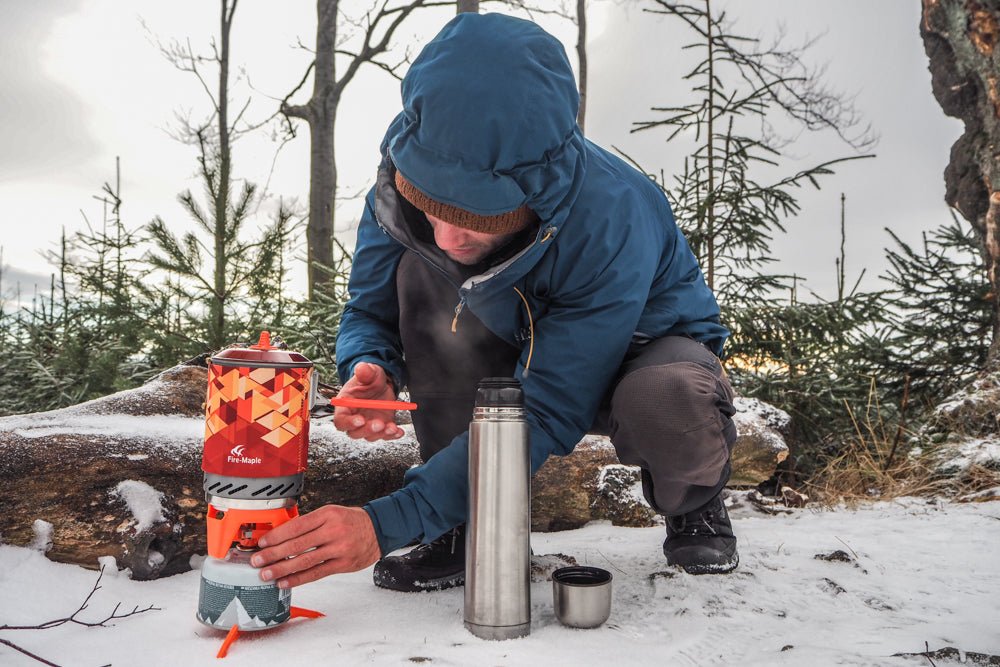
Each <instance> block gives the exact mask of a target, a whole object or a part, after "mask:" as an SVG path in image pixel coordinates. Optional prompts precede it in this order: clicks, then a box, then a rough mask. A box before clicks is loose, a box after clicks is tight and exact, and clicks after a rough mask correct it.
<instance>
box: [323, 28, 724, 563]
mask: <svg viewBox="0 0 1000 667" xmlns="http://www.w3.org/2000/svg"><path fill="white" fill-rule="evenodd" d="M402 97H403V111H402V112H401V113H400V114H399V115H398V116H397V117H396V118H395V120H394V121H393V122H392V124H391V125H390V126H389V129H388V131H387V132H386V135H385V139H384V140H383V143H382V164H381V167H380V170H379V178H378V183H377V184H376V186H375V187H374V188H373V189H372V191H371V192H370V193H369V194H368V198H367V200H366V206H365V211H364V214H363V216H362V219H361V223H360V226H359V229H358V240H357V245H356V249H355V255H354V264H353V268H352V271H351V279H350V284H349V292H350V300H349V301H348V303H347V306H346V308H345V311H344V315H343V317H342V319H341V324H340V333H339V336H338V338H337V359H338V371H339V373H340V377H342V378H349V377H351V376H352V375H353V371H354V367H355V365H357V364H358V363H359V362H363V361H364V362H371V363H376V364H379V365H380V366H382V367H383V368H385V369H386V371H387V373H388V374H389V375H390V376H391V377H392V378H393V380H394V381H395V383H396V386H397V387H402V386H403V385H404V384H405V383H406V379H407V376H406V363H405V360H404V358H403V354H402V349H401V345H400V339H399V308H398V303H397V294H396V282H395V280H396V278H395V274H396V267H397V266H398V264H399V259H400V257H401V255H402V253H403V252H404V250H405V249H410V250H412V251H414V252H416V253H418V254H419V255H420V256H421V257H422V258H423V259H424V260H426V261H428V262H430V263H431V264H433V265H435V266H437V267H438V268H439V269H441V270H442V272H443V273H444V275H446V276H454V275H455V273H454V271H449V269H448V266H447V264H448V262H449V261H450V260H448V259H447V257H446V256H445V255H444V254H443V252H442V251H441V250H440V249H438V248H436V247H435V246H434V245H433V244H428V243H425V242H422V241H420V240H419V239H417V238H416V237H415V235H414V233H413V231H412V230H411V229H410V228H409V226H408V225H407V223H406V221H405V220H404V219H403V216H402V214H401V210H400V208H401V207H400V204H399V195H398V193H397V192H396V190H395V187H394V185H393V174H394V173H395V169H396V168H397V167H398V169H399V170H400V171H401V172H402V173H403V174H405V175H406V178H407V179H408V180H409V181H410V182H411V183H413V184H414V185H415V186H416V187H417V188H418V189H419V190H420V191H422V192H423V193H425V194H426V195H428V196H429V197H431V198H432V199H434V200H436V201H440V202H443V203H446V204H451V205H454V206H457V207H459V208H463V209H465V210H468V211H472V212H474V213H478V214H481V215H493V214H498V213H504V212H507V211H512V210H514V209H516V208H518V207H520V206H522V205H527V206H528V207H530V208H531V209H532V210H533V211H534V212H535V213H536V214H537V215H538V216H539V219H540V225H539V228H538V232H537V235H536V236H535V238H534V240H533V242H531V243H530V244H528V245H527V246H526V247H525V248H524V249H523V250H521V251H520V252H519V253H517V254H516V255H514V256H513V257H511V258H509V259H507V260H505V261H504V262H502V263H501V264H499V265H497V266H494V267H492V268H491V269H490V270H489V271H487V272H486V273H484V274H483V275H477V276H473V277H472V278H468V279H467V280H465V281H464V282H460V281H459V280H454V279H453V281H452V282H453V283H454V285H455V304H456V312H457V313H459V315H458V326H461V312H462V310H463V309H466V308H467V309H468V310H470V311H472V312H473V313H475V315H476V316H477V317H478V318H479V319H480V320H481V321H482V322H483V324H484V325H486V326H487V327H488V328H489V329H490V330H491V331H492V332H493V333H495V334H496V335H497V336H499V337H500V338H502V339H504V340H506V341H508V342H510V343H511V344H512V345H516V346H518V347H522V348H523V351H522V354H521V358H520V361H519V363H518V367H517V369H516V372H515V376H516V377H518V379H520V380H521V382H522V385H523V387H524V393H525V406H526V411H527V419H528V423H529V429H530V430H529V435H530V438H531V467H532V471H535V470H537V469H538V468H539V467H540V466H541V465H542V463H544V462H545V460H546V458H548V456H549V455H550V454H558V455H563V454H568V453H569V452H570V451H572V449H573V447H574V446H575V445H576V443H577V442H579V440H580V438H581V437H582V436H583V435H584V434H585V433H586V431H587V429H588V428H589V427H590V426H591V424H592V423H593V421H594V418H595V415H596V414H597V410H598V407H599V405H600V401H601V398H602V396H603V395H604V393H605V392H606V390H607V389H608V387H609V386H610V384H611V382H612V381H613V380H614V378H615V375H616V373H617V371H618V368H619V366H620V365H621V362H622V360H623V358H624V356H625V353H626V350H627V349H628V346H629V344H630V342H632V341H633V340H649V339H656V338H659V337H662V336H666V335H679V336H689V337H691V338H694V339H695V340H698V341H701V342H702V343H704V344H706V345H707V346H708V347H709V348H711V349H712V350H713V351H714V352H715V353H716V354H719V353H720V352H721V350H722V344H723V342H724V340H725V338H726V336H727V335H728V332H727V331H726V329H725V328H724V327H723V326H722V325H721V324H720V323H719V308H718V305H717V303H716V301H715V297H714V296H713V294H712V292H711V291H710V290H709V288H708V286H707V285H706V283H705V280H704V277H703V276H702V273H701V270H700V268H699V267H698V263H697V261H696V259H695V257H694V255H693V253H692V252H691V250H690V248H689V246H688V244H687V241H686V240H685V239H684V237H683V235H682V234H681V232H680V231H679V229H678V227H677V225H676V224H675V222H674V218H673V214H672V213H671V211H670V206H669V204H668V203H667V199H666V197H665V196H664V195H663V193H662V192H661V191H660V189H659V188H658V187H657V186H656V185H655V184H654V183H652V182H651V181H650V180H649V179H648V178H647V177H646V176H645V175H643V174H641V173H639V172H638V171H636V170H635V169H633V168H632V167H630V166H629V165H627V164H626V163H625V162H623V161H622V160H621V159H619V158H617V157H615V156H614V155H612V154H610V153H608V152H607V151H604V150H603V149H601V148H599V147H598V146H596V145H594V144H592V143H590V142H589V141H587V140H586V139H585V138H584V137H583V135H582V133H581V132H580V129H579V127H578V126H577V124H576V115H577V107H578V104H579V97H578V93H577V89H576V83H575V81H574V78H573V71H572V68H571V67H570V64H569V61H568V60H567V57H566V53H565V51H564V49H563V47H562V45H561V44H560V43H559V41H558V40H556V39H555V38H554V37H552V36H551V35H549V34H548V33H546V32H545V31H544V30H542V29H541V28H540V27H538V26H537V25H535V24H534V23H531V22H529V21H524V20H521V19H516V18H512V17H509V16H504V15H499V14H484V15H479V14H460V15H459V16H457V17H455V18H454V19H452V20H451V21H450V22H449V23H448V24H447V25H446V26H445V27H444V29H442V31H441V32H440V33H439V34H438V35H437V37H435V38H434V40H433V41H431V42H430V43H429V44H428V45H427V46H426V47H425V48H424V49H423V50H422V51H421V53H420V55H419V57H418V58H417V59H416V60H415V61H414V63H413V65H412V66H411V68H410V70H409V72H408V73H407V75H406V77H405V78H404V80H403V84H402ZM514 288H517V289H519V290H520V291H521V292H522V293H523V294H524V296H525V297H526V298H527V301H528V305H529V307H530V309H531V315H532V317H533V319H534V334H533V339H534V351H533V356H532V358H531V364H530V372H528V373H524V365H525V363H526V362H527V358H528V353H529V349H528V348H529V345H528V343H527V341H525V340H524V335H523V332H526V331H527V330H528V327H529V322H528V316H527V314H526V312H525V307H524V304H523V303H522V302H521V299H520V297H519V296H518V294H517V292H516V291H515V289H514ZM446 335H447V332H446ZM470 417H471V415H470ZM467 461H468V433H464V434H462V435H460V436H458V437H456V438H455V440H454V441H453V442H452V443H451V444H450V445H449V446H448V447H446V448H445V449H443V450H442V451H440V452H438V453H437V454H436V455H435V456H434V457H432V458H431V459H430V460H429V461H428V462H427V463H426V464H424V465H422V466H418V467H416V468H413V469H411V470H409V471H408V472H407V473H406V476H405V479H404V487H403V488H402V489H400V490H398V491H396V492H394V493H392V494H390V495H389V496H386V497H384V498H379V499H377V500H374V501H372V502H371V503H369V504H368V505H366V506H365V509H366V510H367V511H368V513H369V515H370V516H371V517H372V521H373V523H374V525H375V531H376V534H377V535H378V539H379V546H380V547H381V549H382V553H383V554H386V553H388V552H389V551H392V550H393V549H396V548H398V547H401V546H403V545H405V544H407V543H408V542H410V541H411V540H413V539H420V540H422V541H424V542H428V541H430V540H433V539H434V538H436V537H438V536H439V535H441V534H442V533H444V532H445V531H446V530H448V529H450V528H452V527H453V526H455V525H458V524H460V523H462V522H464V521H465V515H466V502H467V490H468V484H467V478H466V475H467V470H466V469H467V465H468V463H467Z"/></svg>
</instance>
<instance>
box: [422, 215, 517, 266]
mask: <svg viewBox="0 0 1000 667" xmlns="http://www.w3.org/2000/svg"><path fill="white" fill-rule="evenodd" d="M427 221H428V222H430V223H431V227H432V228H433V229H434V243H435V245H437V247H438V248H441V250H443V251H444V253H445V254H446V255H448V257H450V258H451V259H453V260H455V261H456V262H458V263H459V264H465V265H466V266H471V265H473V264H477V263H478V262H481V261H482V260H484V259H485V258H486V257H488V256H489V255H490V254H491V253H492V252H493V251H494V250H497V249H499V248H501V247H502V246H503V245H504V244H506V243H507V241H509V240H510V239H511V238H513V237H514V235H515V234H517V232H514V233H511V234H485V233H483V232H474V231H471V230H468V229H463V228H462V227H456V226H455V225H451V224H448V223H447V222H445V221H444V220H442V219H441V218H435V217H434V216H433V215H428V216H427Z"/></svg>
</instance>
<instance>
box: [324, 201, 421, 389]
mask: <svg viewBox="0 0 1000 667" xmlns="http://www.w3.org/2000/svg"><path fill="white" fill-rule="evenodd" d="M374 193H375V189H374V188H372V189H371V190H370V191H369V192H368V196H367V197H366V198H365V210H364V213H363V214H362V216H361V222H360V224H359V225H358V240H357V244H356V246H355V250H354V259H353V262H352V266H351V278H350V281H349V282H348V293H349V295H350V298H349V299H348V301H347V304H346V305H345V306H344V313H343V315H341V318H340V329H339V331H338V332H337V348H336V351H337V373H338V374H339V375H340V380H341V382H347V380H348V379H350V378H351V376H352V375H353V374H354V367H355V366H356V365H357V364H358V363H359V362H362V361H367V362H371V363H374V364H378V365H379V366H381V367H383V368H384V369H385V370H386V373H387V374H388V375H389V376H390V377H391V378H392V380H393V381H394V382H395V384H396V389H397V390H398V389H400V388H401V387H402V386H403V385H404V384H406V366H405V365H404V363H403V353H402V344H401V343H400V339H399V302H398V300H397V298H396V268H397V266H398V265H399V259H400V257H401V256H402V254H403V246H402V245H400V244H399V243H397V242H396V241H395V240H394V239H393V238H392V237H390V236H389V235H388V234H387V233H386V232H385V231H384V230H383V229H382V228H381V226H380V225H379V224H378V222H377V220H376V219H375V204H374V197H375V194H374Z"/></svg>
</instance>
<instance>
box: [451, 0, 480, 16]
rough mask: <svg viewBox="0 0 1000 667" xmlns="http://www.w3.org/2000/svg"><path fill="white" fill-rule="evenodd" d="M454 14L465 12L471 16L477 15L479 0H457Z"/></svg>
mask: <svg viewBox="0 0 1000 667" xmlns="http://www.w3.org/2000/svg"><path fill="white" fill-rule="evenodd" d="M455 6H456V11H455V13H456V14H463V13H465V12H471V13H473V14H478V13H479V0H458V1H457V2H456V3H455Z"/></svg>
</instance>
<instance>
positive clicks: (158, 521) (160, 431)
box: [0, 366, 787, 579]
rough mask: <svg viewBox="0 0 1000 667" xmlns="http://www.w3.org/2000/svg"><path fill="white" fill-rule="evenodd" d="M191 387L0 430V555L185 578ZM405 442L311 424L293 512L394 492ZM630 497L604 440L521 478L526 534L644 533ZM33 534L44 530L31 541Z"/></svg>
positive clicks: (165, 382)
mask: <svg viewBox="0 0 1000 667" xmlns="http://www.w3.org/2000/svg"><path fill="white" fill-rule="evenodd" d="M205 386H206V374H205V369H204V368H201V367H196V366H178V367H175V368H172V369H170V370H168V371H166V372H164V373H162V374H161V375H159V376H157V377H156V378H154V379H153V380H151V381H150V382H149V383H147V384H146V385H144V386H142V387H140V388H138V389H134V390H129V391H124V392H119V393H117V394H114V395H111V396H108V397H104V398H101V399H97V400H95V401H89V402H87V403H83V404H80V405H77V406H73V407H71V408H64V409H62V410H54V411H50V412H44V413H35V414H28V415H16V416H12V417H5V418H2V419H0V506H2V507H3V508H4V511H5V515H6V519H7V524H6V525H5V526H4V527H3V528H2V529H0V542H2V543H5V544H13V545H18V546H31V545H34V546H35V547H36V548H42V549H45V550H47V552H48V556H49V557H50V558H51V559H53V560H56V561H59V562H66V563H76V564H79V565H83V566H85V567H91V568H96V567H97V566H98V559H99V558H101V557H106V556H113V557H114V558H115V559H116V561H117V563H118V565H119V567H123V568H129V569H130V570H131V576H132V577H133V578H136V579H151V578H157V577H162V576H167V575H170V574H175V573H178V572H183V571H186V570H188V569H189V568H190V559H191V557H192V556H195V555H200V554H204V553H205V551H206V548H205V516H204V512H205V509H206V504H205V496H204V493H203V491H202V486H201V485H202V471H201V452H202V441H203V436H204V419H203V410H204V407H203V401H204V397H205ZM746 410H747V408H746V407H744V413H741V414H740V415H738V419H739V429H740V431H746V432H747V433H748V436H746V437H744V436H741V438H740V440H739V441H738V442H737V446H736V450H735V451H734V455H733V462H734V471H735V474H734V480H736V481H739V482H740V483H752V484H756V483H757V482H760V481H762V480H763V479H766V478H767V477H769V476H770V475H771V474H772V473H773V471H774V466H775V465H776V464H777V462H778V461H780V460H781V459H782V458H784V454H785V453H786V452H787V450H786V449H784V445H783V443H782V442H781V439H780V435H779V434H778V432H777V431H775V430H774V429H772V428H771V427H769V426H767V424H766V420H762V419H761V418H759V417H754V416H753V415H752V414H751V413H750V412H746ZM741 415H742V416H741ZM744 422H746V424H750V426H746V425H744ZM406 429H407V432H408V435H407V436H404V437H403V438H401V439H399V440H396V441H393V442H379V443H374V444H370V443H366V442H361V441H353V440H350V439H349V438H347V437H346V436H345V435H343V434H342V433H339V432H338V431H336V430H335V429H334V428H333V425H332V423H331V421H330V420H329V419H324V420H313V422H312V424H311V431H310V463H309V470H308V471H307V473H306V484H305V491H304V493H303V495H302V496H301V498H300V508H301V510H302V511H304V512H306V511H310V510H312V509H315V508H316V507H319V506H321V505H324V504H327V503H337V504H344V505H361V504H364V503H365V502H367V501H369V500H371V499H373V498H377V497H380V496H383V495H386V494H388V493H391V492H392V491H393V490H395V489H397V488H399V486H400V485H401V484H402V480H403V474H404V473H405V472H406V470H407V469H409V468H410V467H412V466H413V465H416V464H418V463H419V456H418V446H417V442H416V440H415V439H414V438H413V437H412V430H410V427H406ZM762 442H763V443H764V444H765V445H766V447H767V449H766V450H761V447H762V445H761V443H762ZM779 444H780V447H779V446H778V445H779ZM751 448H753V450H752V451H751ZM640 486H641V485H640V484H639V475H638V469H637V468H632V467H629V466H623V465H621V464H620V463H619V462H618V459H617V457H616V455H615V451H614V447H613V446H612V445H611V443H610V442H609V441H608V440H607V439H606V438H603V437H597V436H588V437H587V438H585V439H584V440H583V441H582V442H581V443H580V444H579V445H578V446H577V448H576V450H575V451H574V452H573V453H572V454H571V455H569V456H566V457H553V458H552V459H550V460H549V461H548V462H547V463H546V464H545V465H544V466H543V467H542V469H541V470H539V472H538V473H537V474H536V475H535V478H534V479H533V481H532V521H531V525H532V530H539V531H550V530H562V529H568V528H576V527H579V526H582V525H583V524H585V523H587V522H588V521H592V520H610V521H612V522H613V523H615V524H616V525H629V526H643V525H652V524H654V523H656V522H657V521H658V520H659V519H658V517H656V515H655V514H654V513H653V512H652V511H651V510H650V508H649V507H648V506H647V505H646V504H645V502H644V501H643V500H642V497H641V491H639V489H640ZM45 522H47V523H48V524H51V529H48V528H47V527H46V529H45V530H46V531H47V533H48V534H46V535H39V526H40V525H41V526H46V525H47V524H46V523H45Z"/></svg>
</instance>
